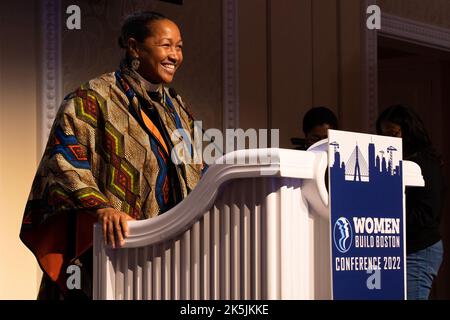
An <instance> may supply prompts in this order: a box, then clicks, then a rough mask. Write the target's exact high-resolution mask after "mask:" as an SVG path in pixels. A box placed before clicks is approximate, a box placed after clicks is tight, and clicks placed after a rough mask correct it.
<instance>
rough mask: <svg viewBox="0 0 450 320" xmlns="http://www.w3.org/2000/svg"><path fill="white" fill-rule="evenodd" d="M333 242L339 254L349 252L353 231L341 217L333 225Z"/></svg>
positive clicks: (345, 219) (348, 223)
mask: <svg viewBox="0 0 450 320" xmlns="http://www.w3.org/2000/svg"><path fill="white" fill-rule="evenodd" d="M333 241H334V245H335V246H336V248H337V249H338V250H339V252H341V253H346V252H347V251H348V250H350V248H351V246H352V241H353V230H352V226H351V225H350V222H349V221H348V220H347V218H344V217H341V218H339V219H338V220H337V221H336V222H335V223H334V228H333Z"/></svg>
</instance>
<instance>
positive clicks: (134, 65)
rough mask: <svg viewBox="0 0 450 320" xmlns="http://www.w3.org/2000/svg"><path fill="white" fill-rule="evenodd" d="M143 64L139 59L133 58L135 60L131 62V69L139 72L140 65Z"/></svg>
mask: <svg viewBox="0 0 450 320" xmlns="http://www.w3.org/2000/svg"><path fill="white" fill-rule="evenodd" d="M140 64H141V62H140V61H139V59H138V58H133V60H131V68H132V69H133V70H134V71H137V69H139V65H140Z"/></svg>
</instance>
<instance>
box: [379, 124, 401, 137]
mask: <svg viewBox="0 0 450 320" xmlns="http://www.w3.org/2000/svg"><path fill="white" fill-rule="evenodd" d="M381 134H382V135H383V136H390V137H396V138H401V137H402V128H401V127H400V126H399V125H398V124H396V123H392V122H389V121H383V122H382V123H381Z"/></svg>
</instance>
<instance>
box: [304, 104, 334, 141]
mask: <svg viewBox="0 0 450 320" xmlns="http://www.w3.org/2000/svg"><path fill="white" fill-rule="evenodd" d="M323 124H328V125H330V128H331V129H337V128H338V120H337V118H336V116H335V114H334V113H333V111H331V110H330V109H328V108H327V107H315V108H312V109H310V110H308V112H306V114H305V116H304V117H303V132H304V133H305V135H306V134H308V132H310V131H311V130H312V129H313V128H314V127H315V126H320V125H323Z"/></svg>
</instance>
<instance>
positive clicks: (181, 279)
mask: <svg viewBox="0 0 450 320" xmlns="http://www.w3.org/2000/svg"><path fill="white" fill-rule="evenodd" d="M327 147H328V143H327V141H324V142H321V143H318V144H316V145H315V146H313V148H312V149H310V150H309V151H296V150H283V149H255V150H241V151H236V152H233V153H230V154H227V155H226V156H224V157H222V158H221V159H219V160H218V161H217V163H216V164H214V165H212V166H210V167H209V169H208V171H207V173H206V174H205V175H204V176H203V178H202V179H201V181H200V183H199V184H198V185H197V187H196V188H195V189H194V190H193V191H192V193H191V194H190V195H189V196H188V197H187V198H186V199H184V200H183V201H182V202H181V203H180V204H178V205H177V206H176V207H174V208H173V209H171V210H170V211H168V212H166V213H164V214H163V215H161V216H158V217H156V218H153V219H148V220H143V221H131V222H129V227H130V228H129V229H130V236H129V237H128V238H127V240H126V244H125V246H124V247H123V248H120V249H112V248H110V247H109V246H104V244H103V240H102V231H101V228H99V226H98V225H96V226H95V228H94V284H93V287H94V299H118V300H122V299H138V300H141V299H143V300H159V299H206V300H209V299H225V300H228V299H231V300H235V299H242V300H247V299H252V300H258V299H330V298H331V272H330V268H331V266H330V226H329V210H328V193H327V189H326V185H325V172H326V170H327V160H328V155H327V151H326V150H327ZM231 160H233V161H231ZM227 163H230V164H227ZM404 180H405V181H404V185H417V186H419V185H423V179H422V176H421V171H420V168H419V167H418V166H417V165H416V164H414V163H410V162H407V161H405V162H404Z"/></svg>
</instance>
